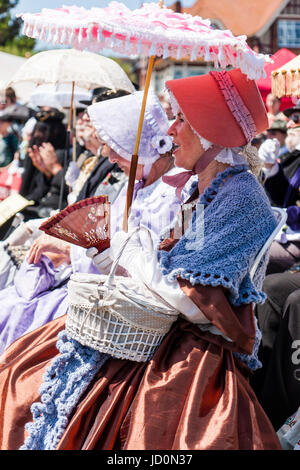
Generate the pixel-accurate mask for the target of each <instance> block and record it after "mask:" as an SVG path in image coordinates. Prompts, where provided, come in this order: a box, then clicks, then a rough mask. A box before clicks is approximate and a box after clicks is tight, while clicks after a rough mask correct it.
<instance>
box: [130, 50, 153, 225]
mask: <svg viewBox="0 0 300 470" xmlns="http://www.w3.org/2000/svg"><path fill="white" fill-rule="evenodd" d="M154 60H155V56H150V58H149V63H148V69H147V75H146V82H145V88H144V94H143V101H142V108H141V112H140V119H139V125H138V131H137V136H136V141H135V147H134V153H133V155H132V157H131V164H130V172H129V178H128V188H127V195H126V205H125V213H124V219H123V230H124V232H128V217H129V212H130V207H131V204H132V198H133V190H134V182H135V176H136V169H137V164H138V158H139V156H138V149H139V145H140V140H141V133H142V127H143V122H144V114H145V108H146V101H147V96H148V90H149V85H150V79H151V74H152V69H153V64H154Z"/></svg>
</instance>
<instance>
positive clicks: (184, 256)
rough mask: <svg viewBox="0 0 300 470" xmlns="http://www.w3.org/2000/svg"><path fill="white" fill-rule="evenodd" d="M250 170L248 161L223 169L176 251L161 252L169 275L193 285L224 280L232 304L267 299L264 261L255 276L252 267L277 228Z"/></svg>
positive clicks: (194, 214)
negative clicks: (252, 273)
mask: <svg viewBox="0 0 300 470" xmlns="http://www.w3.org/2000/svg"><path fill="white" fill-rule="evenodd" d="M246 170H247V166H245V165H238V166H235V167H230V168H227V169H226V170H225V171H224V172H222V173H219V174H218V175H217V177H216V178H215V179H214V180H213V181H212V183H211V184H210V186H209V187H207V188H206V190H205V191H204V193H203V194H202V195H201V196H200V198H199V201H198V203H199V204H200V206H199V207H200V209H201V208H203V209H204V210H203V211H202V210H197V211H195V212H194V213H193V217H192V222H191V223H190V226H189V227H188V229H187V230H186V232H185V234H184V235H183V236H182V237H181V238H180V240H179V241H178V242H177V243H176V245H175V246H174V247H173V248H172V250H170V251H169V252H166V251H163V250H161V251H159V253H158V258H159V264H160V266H161V269H162V272H163V274H164V275H165V276H167V278H168V279H170V280H174V279H176V278H177V276H180V277H181V278H183V279H186V280H188V281H189V282H190V283H191V284H192V285H195V284H202V285H204V286H206V285H211V286H220V285H222V286H224V287H226V289H228V292H229V301H230V302H231V303H232V304H233V305H241V304H245V303H251V302H255V303H262V302H263V301H264V300H265V294H264V293H263V292H262V291H261V287H262V281H263V278H264V275H265V263H260V266H259V267H258V270H257V272H256V275H255V276H254V280H253V281H252V280H251V278H250V269H251V266H252V265H253V263H254V260H255V257H256V255H257V254H258V252H259V251H260V249H261V248H262V246H263V245H264V243H265V242H266V240H267V238H268V237H269V235H270V234H271V232H272V231H273V230H274V229H275V227H276V220H275V217H274V215H273V212H272V209H271V206H270V203H269V200H268V198H267V196H266V194H265V192H264V189H263V188H262V186H261V185H260V184H259V182H258V181H257V179H256V177H255V176H254V175H253V174H252V173H250V172H249V171H246ZM229 176H230V177H229ZM197 205H198V204H197ZM199 233H200V235H199ZM263 264H264V265H263Z"/></svg>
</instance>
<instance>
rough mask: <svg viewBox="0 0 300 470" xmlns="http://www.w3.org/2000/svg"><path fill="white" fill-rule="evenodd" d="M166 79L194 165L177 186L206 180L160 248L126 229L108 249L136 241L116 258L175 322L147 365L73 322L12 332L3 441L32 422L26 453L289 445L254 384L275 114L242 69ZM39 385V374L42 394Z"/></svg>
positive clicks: (3, 380) (178, 143)
mask: <svg viewBox="0 0 300 470" xmlns="http://www.w3.org/2000/svg"><path fill="white" fill-rule="evenodd" d="M167 88H168V90H169V92H170V95H171V102H172V107H173V112H174V114H175V115H176V120H175V122H174V124H173V125H172V126H171V128H170V129H169V135H170V136H171V137H172V138H173V143H174V144H175V147H176V149H175V151H174V155H175V163H176V165H177V166H178V167H181V168H184V169H185V170H186V172H183V173H182V174H179V175H175V177H174V175H173V176H172V178H171V177H169V178H165V181H166V182H167V183H168V184H171V185H174V186H175V187H176V188H177V189H176V192H177V195H180V193H181V190H182V187H183V186H184V184H185V183H186V182H187V179H188V178H189V177H190V176H192V175H197V180H196V182H195V183H194V184H193V185H192V188H191V194H190V197H189V199H188V200H187V201H186V202H185V203H184V204H183V205H182V211H181V213H182V215H183V217H181V218H177V219H176V220H175V221H174V222H171V226H169V227H166V231H165V234H164V235H163V236H162V237H161V243H160V246H159V248H158V250H155V249H154V250H149V248H148V246H146V245H145V244H143V241H142V239H141V237H140V233H139V232H138V231H137V232H135V234H132V233H128V234H127V233H124V232H119V233H117V234H116V235H115V237H113V239H112V243H111V251H112V259H115V256H116V254H117V252H118V250H119V247H120V244H121V243H123V242H125V240H126V241H127V246H126V248H125V249H124V252H123V254H122V256H121V258H120V261H119V263H120V264H121V266H122V267H123V268H125V269H126V270H127V272H128V274H129V276H131V277H132V279H133V280H136V282H138V280H140V282H142V283H143V284H144V285H145V286H147V287H148V288H149V289H150V290H151V291H152V292H153V299H154V294H155V295H159V296H160V297H162V298H163V299H164V300H165V301H167V302H168V303H169V304H171V305H172V306H173V307H174V308H175V309H176V310H177V312H178V319H177V320H176V321H174V323H173V326H172V327H171V329H170V331H169V332H168V333H167V334H166V336H165V337H164V339H163V341H162V343H161V344H160V346H159V347H158V348H157V350H156V351H155V352H154V355H153V357H152V358H151V360H150V361H148V362H141V363H138V362H134V361H130V360H121V359H117V358H115V357H113V356H110V357H108V356H107V355H103V354H102V353H101V352H100V353H99V351H95V350H93V349H92V348H89V347H86V346H83V345H82V344H81V343H80V342H77V341H75V340H73V339H72V338H70V337H68V335H67V333H66V332H65V331H61V332H60V333H59V340H58V341H57V333H58V332H59V331H60V330H62V329H63V328H64V321H63V320H62V319H59V320H57V321H53V322H51V323H49V324H48V325H46V326H44V327H42V328H40V329H39V330H37V331H35V332H33V333H31V334H29V335H26V336H25V337H23V338H21V339H20V340H19V341H17V342H15V343H14V344H13V345H12V346H11V347H10V348H8V350H7V351H6V354H5V355H4V356H2V362H3V366H2V369H1V373H0V384H1V387H2V388H3V387H4V388H5V387H6V389H7V388H8V390H9V391H8V392H7V393H6V394H5V392H4V391H3V392H2V393H3V395H4V396H5V397H6V399H5V400H3V405H2V409H1V413H0V416H3V418H2V419H3V420H4V421H3V423H1V427H2V429H4V430H5V432H4V434H3V437H2V448H14V446H15V447H17V445H18V444H19V443H20V436H21V435H22V431H21V430H20V429H19V428H18V430H17V432H16V422H18V426H21V425H22V424H24V423H25V420H26V418H27V421H31V423H30V424H29V425H28V426H27V433H28V434H23V436H24V437H25V442H24V444H23V446H22V447H21V448H22V449H44V448H49V449H50V448H55V449H57V450H66V449H82V450H83V449H85V450H88V449H89V450H91V449H95V450H101V449H102V450H111V449H113V450H132V449H134V450H149V449H150V450H160V449H162V450H167V449H169V450H176V449H177V450H192V449H197V450H201V449H202V450H203V449H205V450H208V449H210V450H245V449H248V450H260V449H261V450H275V449H280V444H279V441H278V438H277V436H276V433H275V431H274V429H273V428H272V426H271V424H270V422H269V420H268V418H267V416H266V415H265V413H264V411H263V410H262V408H261V406H260V405H259V403H258V401H257V399H256V397H255V394H254V393H253V391H252V389H251V387H250V385H249V376H250V375H251V374H252V371H254V370H255V369H256V368H258V367H259V366H260V364H259V361H258V359H257V357H256V352H257V347H258V344H259V331H258V329H257V326H256V323H255V318H254V313H253V304H255V303H259V302H262V301H263V300H264V294H263V292H262V291H261V284H262V280H263V277H264V273H265V267H266V261H267V258H266V256H265V257H264V258H263V260H262V262H261V263H260V265H259V267H258V269H257V272H256V274H255V276H254V278H253V279H252V278H251V276H250V270H251V267H252V265H253V262H254V259H255V257H256V255H257V254H258V252H259V251H260V249H261V247H262V246H263V245H264V243H265V241H266V240H267V238H268V237H269V235H270V234H271V233H272V231H273V230H274V228H275V226H276V222H275V219H274V216H273V214H272V211H271V208H270V205H269V202H268V200H267V197H266V195H265V194H264V191H263V189H262V187H261V186H260V185H259V183H258V181H257V179H256V176H255V173H256V171H257V164H258V158H257V155H256V154H255V153H254V151H253V149H252V148H251V146H250V145H249V143H250V141H251V139H252V138H253V136H254V135H256V134H257V133H259V132H262V131H263V130H264V129H266V128H267V126H268V121H267V116H266V111H265V108H264V105H263V102H262V100H261V97H260V95H259V92H258V89H257V86H256V84H255V82H254V81H252V80H249V79H247V77H246V76H245V75H243V74H242V73H241V71H240V70H238V69H237V70H230V71H229V72H211V73H210V74H208V75H202V76H199V77H190V78H185V79H179V80H173V81H170V82H167ZM216 116H218V125H216ZM253 173H254V174H253ZM186 219H188V221H186ZM181 220H183V221H185V222H188V223H187V225H185V224H184V225H185V226H184V225H183V224H182V223H180V221H181ZM183 230H184V233H183V235H182V231H183ZM129 235H130V239H128V237H129ZM96 256H97V255H96ZM56 341H57V343H56ZM55 344H56V345H57V348H58V349H59V353H57V350H56V349H55ZM66 364H67V365H66ZM60 367H61V368H62V369H60ZM72 367H73V369H72ZM24 368H25V370H26V373H27V375H28V376H29V377H30V384H29V381H28V382H27V381H26V379H25V377H24V375H25V374H24ZM46 368H47V370H46ZM45 370H46V373H45ZM61 370H64V371H65V372H66V374H65V375H64V376H62V375H61V372H60V371H61ZM71 370H72V371H73V372H74V371H75V376H76V380H77V382H74V380H75V379H74V374H73V376H72V377H73V381H72V380H71V379H72V377H71ZM21 371H22V373H23V380H22V383H20V382H19V381H18V379H17V378H18V377H19V376H20V374H21ZM44 374H45V375H44ZM43 375H44V378H42V377H43ZM10 377H13V379H12V380H13V383H11V389H10V388H9V385H8V384H9V381H10ZM32 383H35V384H37V383H41V384H42V385H41V388H40V393H41V397H40V398H39V396H38V391H37V386H36V387H32ZM12 390H13V391H14V392H13V391H12ZM57 390H58V391H59V390H63V391H64V393H63V401H60V400H59V399H58V401H57V400H56V398H61V395H59V397H57V395H56V391H57ZM32 402H36V403H34V405H32V407H31V410H32V413H33V417H32V418H30V414H29V407H30V405H31V404H32ZM20 409H22V410H24V412H23V414H22V416H20V411H19V410H20ZM17 410H18V412H17ZM17 413H18V414H17ZM25 415H26V416H25ZM17 435H18V437H17Z"/></svg>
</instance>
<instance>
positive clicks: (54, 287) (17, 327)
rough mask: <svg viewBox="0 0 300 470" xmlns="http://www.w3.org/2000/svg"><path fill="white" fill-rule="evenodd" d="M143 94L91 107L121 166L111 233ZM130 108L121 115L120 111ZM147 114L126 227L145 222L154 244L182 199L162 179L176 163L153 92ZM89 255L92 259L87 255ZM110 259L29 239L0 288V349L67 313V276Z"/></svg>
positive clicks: (104, 268)
mask: <svg viewBox="0 0 300 470" xmlns="http://www.w3.org/2000/svg"><path fill="white" fill-rule="evenodd" d="M141 100H142V93H140V92H137V93H134V94H133V95H128V96H123V97H118V98H114V99H113V100H109V101H105V102H99V103H96V104H94V105H92V106H90V107H89V113H90V115H91V119H92V123H93V125H94V126H95V127H96V131H97V133H98V135H99V136H100V137H101V139H102V141H103V142H104V143H105V145H106V146H108V148H109V154H110V157H109V158H110V159H111V161H112V162H117V163H118V165H119V166H121V167H122V168H123V169H124V176H125V178H122V179H120V184H118V183H116V184H118V187H119V189H114V192H118V195H117V196H116V198H115V200H114V202H113V203H112V204H111V227H110V234H111V237H112V238H113V236H114V234H115V232H117V231H118V230H121V228H122V224H123V215H124V208H125V202H126V189H127V177H126V174H127V175H128V173H129V167H130V159H131V153H130V152H132V150H133V148H134V143H135V137H136V129H137V126H138V117H139V113H138V111H139V110H140V106H141ZM128 109H130V110H131V112H132V113H133V114H132V116H131V117H130V118H129V117H128V118H127V119H126V121H124V113H125V112H126V111H127V110H128ZM145 118H146V120H145V124H144V126H143V129H142V134H141V143H140V149H139V150H140V164H139V166H138V175H137V176H138V178H139V181H137V184H136V187H135V191H134V198H133V204H132V208H131V213H130V217H129V221H128V224H129V228H130V229H133V228H135V227H139V226H146V227H148V229H149V232H150V235H151V239H152V241H153V243H154V244H157V243H158V241H159V233H160V230H161V226H162V224H163V222H164V223H166V221H168V223H170V221H171V220H172V219H173V218H174V217H175V214H176V212H177V211H178V209H179V205H180V200H179V199H178V198H177V197H176V195H175V190H174V188H172V187H171V186H169V185H168V184H166V183H164V182H162V179H161V177H162V175H164V174H167V175H173V174H175V173H176V171H177V172H178V169H174V168H173V167H174V157H173V156H172V154H171V153H170V152H166V150H167V149H169V150H170V149H171V146H172V139H171V138H170V137H169V136H168V135H167V132H168V128H169V123H168V119H167V116H166V114H165V112H164V110H163V108H162V106H161V105H160V102H159V100H158V98H157V97H156V96H155V95H152V94H151V95H150V96H149V101H148V102H147V106H146V112H145ZM161 140H164V141H165V148H162V147H161V146H159V142H160V141H161ZM157 142H158V144H157ZM167 144H169V147H167V146H166V145H167ZM113 149H114V150H113ZM106 150H107V149H106ZM107 189H108V185H107V186H106V185H105V184H103V185H101V192H100V194H106V190H107ZM99 190H100V189H99ZM108 194H109V193H108ZM110 194H111V193H110ZM145 242H147V239H145ZM86 255H88V256H86ZM93 255H95V256H94V258H93V261H92V260H91V259H90V257H93ZM111 262H112V260H111V257H110V250H106V251H105V252H104V253H100V254H98V252H97V250H96V249H94V248H91V249H90V250H88V251H87V250H85V249H84V248H82V247H79V246H76V245H71V244H69V243H67V242H65V241H63V240H59V239H57V238H54V237H51V236H49V235H46V234H42V236H41V237H39V238H38V239H37V240H36V241H35V242H34V243H33V244H32V246H31V248H30V250H29V253H28V256H27V258H26V259H25V261H24V262H23V263H22V265H21V267H20V270H19V271H18V272H17V274H16V275H15V279H14V283H13V284H12V285H11V286H9V287H7V288H6V289H3V290H2V291H1V292H0V300H1V301H2V309H1V312H0V353H3V352H4V351H5V349H7V348H8V346H9V345H10V344H11V343H12V342H14V341H15V340H17V339H18V338H20V337H21V336H24V335H25V334H26V333H29V332H31V331H34V330H36V329H37V328H39V327H41V326H42V325H44V324H46V323H48V322H50V321H51V320H54V319H58V318H60V317H64V316H65V314H66V312H67V309H68V301H67V285H66V280H68V279H69V277H70V275H71V274H74V273H91V274H98V273H99V272H100V273H102V274H106V273H107V272H108V271H109V268H110V265H111ZM25 277H26V284H24V278H25ZM12 311H13V312H14V314H13V315H11V312H12Z"/></svg>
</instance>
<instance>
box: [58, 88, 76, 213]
mask: <svg viewBox="0 0 300 470" xmlns="http://www.w3.org/2000/svg"><path fill="white" fill-rule="evenodd" d="M74 88H75V82H72V94H71V103H70V110H69V120H68V127H67V135H66V145H65V149H64V164H63V169H62V176H61V182H60V193H59V202H58V209H59V210H60V211H61V210H62V202H63V194H64V184H65V174H66V171H67V165H68V160H69V146H70V133H71V128H72V116H73V101H74Z"/></svg>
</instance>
